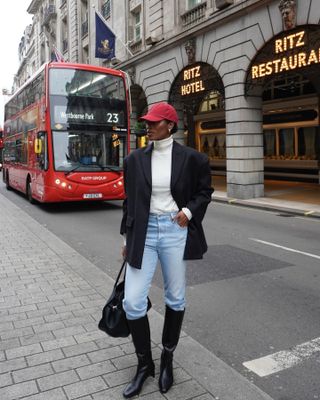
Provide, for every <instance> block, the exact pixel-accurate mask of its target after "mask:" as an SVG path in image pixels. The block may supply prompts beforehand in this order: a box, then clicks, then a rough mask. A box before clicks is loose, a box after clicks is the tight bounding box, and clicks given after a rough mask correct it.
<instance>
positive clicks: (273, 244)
mask: <svg viewBox="0 0 320 400" xmlns="http://www.w3.org/2000/svg"><path fill="white" fill-rule="evenodd" d="M249 240H253V241H254V242H258V243H262V244H266V245H268V246H273V247H278V248H279V249H283V250H286V251H291V252H292V253H298V254H303V255H304V256H308V257H313V258H316V259H318V260H320V256H318V255H317V254H312V253H307V252H305V251H301V250H296V249H291V248H290V247H285V246H280V245H279V244H276V243H271V242H266V241H265V240H260V239H255V238H249Z"/></svg>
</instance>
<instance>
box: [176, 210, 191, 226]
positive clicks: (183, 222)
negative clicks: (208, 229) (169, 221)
mask: <svg viewBox="0 0 320 400" xmlns="http://www.w3.org/2000/svg"><path fill="white" fill-rule="evenodd" d="M174 221H176V222H177V224H178V225H179V226H181V228H185V227H186V226H188V223H189V220H188V217H187V216H186V214H185V213H184V212H183V211H179V212H178V214H177V215H176V216H175V217H174Z"/></svg>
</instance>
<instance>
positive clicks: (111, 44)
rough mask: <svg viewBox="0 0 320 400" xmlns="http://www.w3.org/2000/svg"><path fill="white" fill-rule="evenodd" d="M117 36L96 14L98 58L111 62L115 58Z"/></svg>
mask: <svg viewBox="0 0 320 400" xmlns="http://www.w3.org/2000/svg"><path fill="white" fill-rule="evenodd" d="M115 44H116V35H115V34H114V33H113V32H112V30H111V29H110V28H109V27H108V25H107V24H106V22H105V20H104V18H103V17H102V16H100V15H99V14H98V13H97V12H96V58H105V59H106V60H111V59H112V58H114V57H115Z"/></svg>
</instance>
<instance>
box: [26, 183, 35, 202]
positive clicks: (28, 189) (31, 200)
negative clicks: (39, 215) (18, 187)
mask: <svg viewBox="0 0 320 400" xmlns="http://www.w3.org/2000/svg"><path fill="white" fill-rule="evenodd" d="M26 193H27V198H28V200H29V202H30V203H31V204H34V203H35V200H34V198H33V197H32V189H31V181H30V179H28V180H27V190H26Z"/></svg>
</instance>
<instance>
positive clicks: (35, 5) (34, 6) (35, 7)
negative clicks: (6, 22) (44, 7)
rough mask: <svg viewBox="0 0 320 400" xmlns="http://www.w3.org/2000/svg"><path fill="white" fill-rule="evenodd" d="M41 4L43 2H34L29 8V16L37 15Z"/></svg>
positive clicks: (35, 0)
mask: <svg viewBox="0 0 320 400" xmlns="http://www.w3.org/2000/svg"><path fill="white" fill-rule="evenodd" d="M41 3H42V0H32V1H31V3H30V5H29V7H28V8H27V12H28V13H29V14H35V13H36V12H37V11H38V9H39V7H40V5H41Z"/></svg>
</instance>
